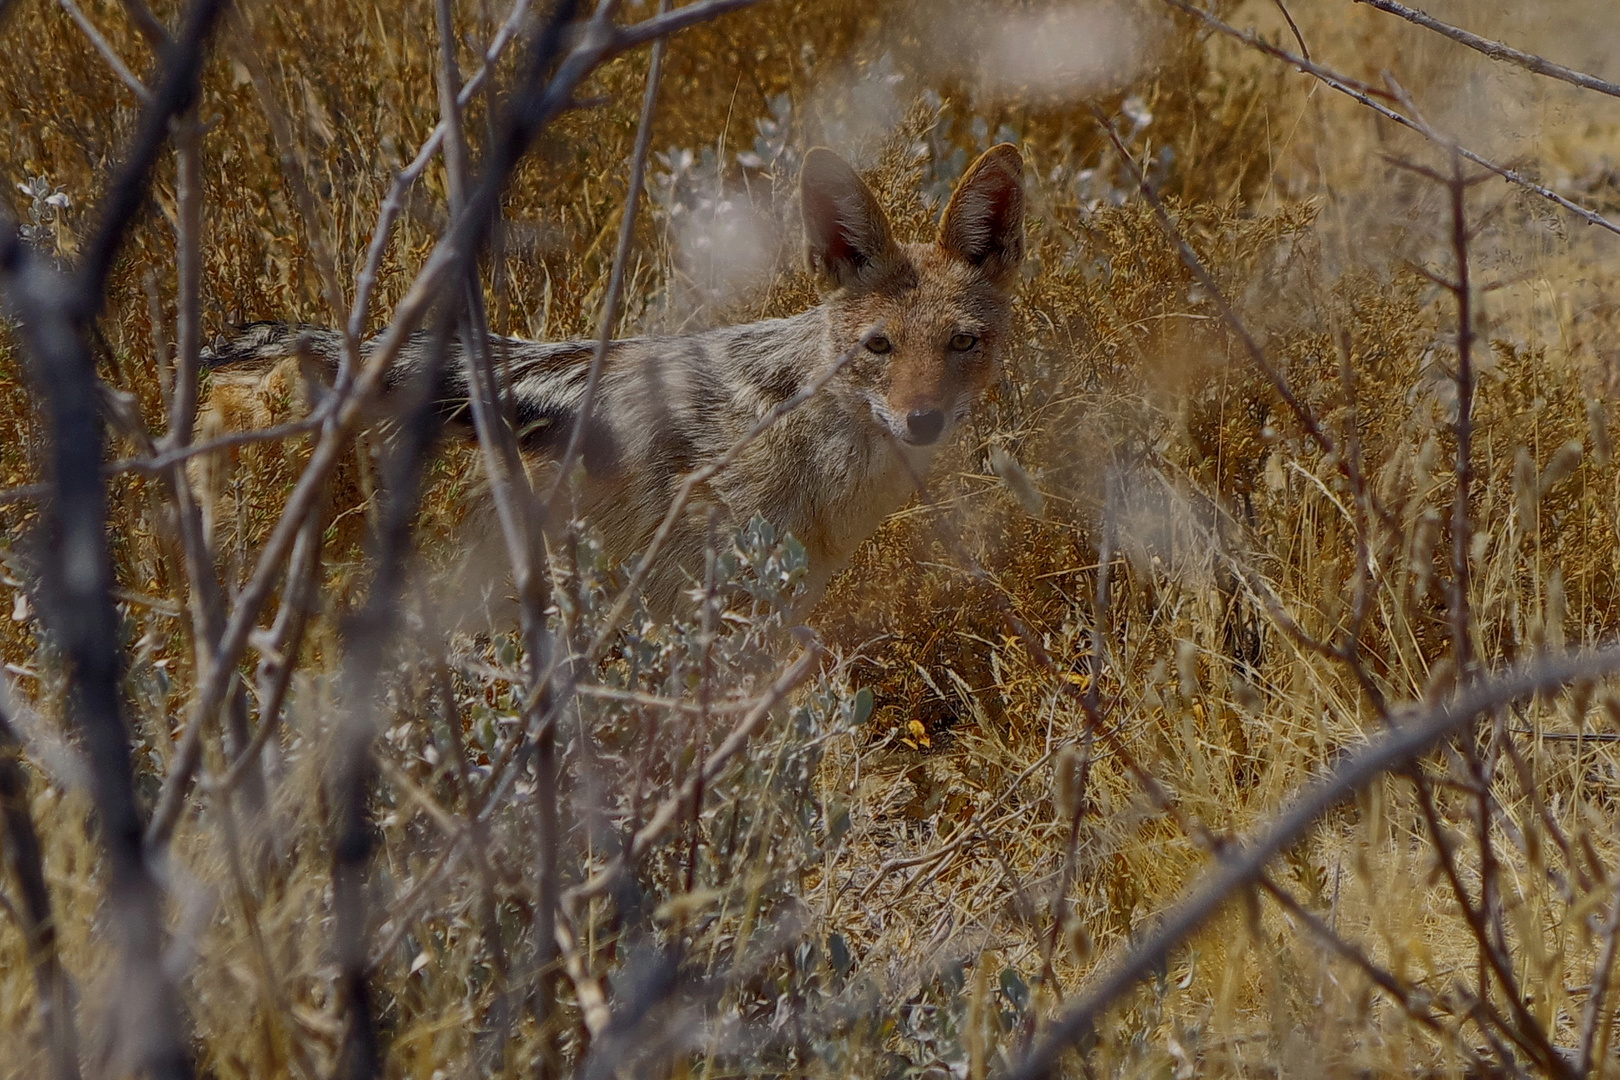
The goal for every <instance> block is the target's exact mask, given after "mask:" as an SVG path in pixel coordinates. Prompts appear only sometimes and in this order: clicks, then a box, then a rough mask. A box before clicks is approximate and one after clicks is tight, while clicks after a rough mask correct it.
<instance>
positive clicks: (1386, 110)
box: [1162, 0, 1620, 235]
mask: <svg viewBox="0 0 1620 1080" xmlns="http://www.w3.org/2000/svg"><path fill="white" fill-rule="evenodd" d="M1162 2H1163V3H1166V4H1169V5H1170V6H1171V7H1173V8H1175V9H1176V10H1178V11H1183V12H1186V13H1187V14H1188V15H1191V16H1193V17H1194V18H1197V19H1200V20H1202V21H1203V22H1204V24H1205V25H1207V26H1209V27H1210V28H1211V29H1214V30H1216V31H1218V32H1219V33H1222V34H1225V35H1227V36H1228V37H1231V38H1235V39H1236V40H1238V41H1241V42H1243V43H1244V44H1245V45H1247V46H1249V47H1250V48H1252V49H1255V50H1257V51H1259V52H1262V53H1264V54H1265V55H1267V56H1270V57H1272V58H1273V59H1276V60H1281V61H1282V62H1283V63H1285V64H1291V65H1293V66H1294V67H1297V68H1298V69H1299V70H1300V71H1301V72H1303V73H1305V74H1307V75H1310V76H1311V77H1312V78H1315V79H1317V80H1318V81H1319V82H1321V83H1323V84H1324V85H1325V86H1328V87H1329V88H1331V89H1334V90H1337V91H1338V92H1339V93H1341V94H1344V95H1346V96H1347V97H1350V98H1351V99H1353V100H1355V101H1357V102H1359V103H1360V104H1362V105H1365V106H1366V107H1367V108H1369V109H1371V110H1373V111H1374V112H1376V113H1377V114H1378V115H1379V116H1382V117H1383V118H1384V119H1386V120H1390V121H1393V122H1394V123H1397V124H1399V125H1400V126H1401V127H1404V128H1406V129H1407V130H1409V131H1414V132H1416V133H1418V134H1419V135H1422V136H1423V137H1424V138H1426V139H1430V140H1432V141H1436V142H1440V143H1442V144H1443V145H1447V146H1449V145H1450V144H1449V143H1448V142H1446V140H1443V139H1439V138H1437V137H1436V136H1435V134H1434V133H1433V132H1432V131H1431V130H1430V129H1429V127H1428V125H1427V124H1425V123H1424V122H1423V121H1422V120H1421V119H1415V118H1413V117H1410V116H1407V115H1406V114H1405V113H1402V112H1399V111H1397V110H1395V109H1392V108H1390V107H1389V106H1387V105H1384V104H1383V103H1381V102H1378V101H1375V100H1374V99H1373V94H1372V92H1371V88H1369V87H1366V86H1363V85H1361V84H1360V83H1358V82H1357V81H1356V80H1354V79H1352V78H1350V77H1349V76H1347V75H1342V74H1340V73H1339V72H1336V71H1333V70H1330V69H1328V68H1325V67H1322V66H1321V65H1320V64H1317V63H1314V62H1313V61H1311V60H1308V59H1306V58H1305V57H1303V56H1297V55H1295V54H1294V53H1291V52H1289V51H1288V50H1286V49H1280V48H1278V47H1277V46H1275V45H1273V44H1271V43H1270V42H1269V41H1266V40H1265V39H1264V38H1262V37H1260V35H1258V34H1256V33H1254V32H1252V31H1249V30H1239V29H1237V28H1236V27H1234V26H1231V25H1229V24H1228V23H1225V22H1222V21H1221V20H1220V19H1218V18H1216V17H1215V16H1214V15H1211V14H1210V13H1209V12H1207V11H1205V10H1204V9H1203V8H1200V7H1199V6H1198V5H1196V4H1193V3H1189V2H1188V0H1162ZM1457 152H1458V153H1459V154H1461V155H1462V156H1463V157H1465V158H1467V159H1468V160H1469V161H1471V162H1473V163H1474V164H1475V165H1478V166H1479V167H1480V168H1482V169H1486V170H1489V171H1490V172H1492V173H1495V174H1496V175H1497V176H1500V177H1501V178H1502V179H1504V180H1506V181H1508V182H1509V183H1510V184H1516V185H1518V186H1519V187H1522V188H1524V189H1525V190H1526V191H1529V192H1533V193H1534V194H1536V195H1539V196H1541V197H1542V198H1543V199H1546V200H1547V201H1548V202H1551V203H1553V204H1555V205H1557V206H1559V207H1562V208H1563V209H1564V210H1567V211H1568V212H1569V213H1571V214H1574V215H1575V216H1576V217H1578V218H1580V219H1581V220H1582V221H1584V222H1586V223H1587V224H1588V225H1596V226H1598V227H1599V228H1601V229H1607V230H1608V231H1609V232H1612V233H1615V234H1616V235H1620V223H1616V222H1614V221H1611V220H1610V219H1609V218H1606V217H1604V216H1603V215H1602V214H1599V213H1598V212H1597V211H1595V210H1591V209H1588V208H1587V207H1584V206H1582V205H1581V204H1580V203H1577V202H1572V201H1570V200H1569V199H1566V198H1564V196H1562V195H1560V194H1558V193H1557V192H1556V191H1554V190H1552V189H1551V188H1549V187H1546V186H1545V185H1542V184H1538V183H1536V182H1535V181H1534V180H1531V179H1530V178H1529V177H1527V176H1524V175H1523V174H1521V173H1519V172H1517V171H1515V170H1513V169H1509V168H1506V167H1504V166H1501V165H1498V164H1496V163H1495V162H1494V161H1491V160H1489V159H1487V158H1484V157H1481V156H1480V155H1479V154H1476V153H1475V152H1474V151H1472V150H1470V149H1468V148H1467V147H1464V146H1459V147H1458V148H1457Z"/></svg>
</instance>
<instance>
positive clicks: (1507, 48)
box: [1355, 0, 1620, 97]
mask: <svg viewBox="0 0 1620 1080" xmlns="http://www.w3.org/2000/svg"><path fill="white" fill-rule="evenodd" d="M1355 2H1356V3H1358V4H1366V5H1367V6H1368V7H1373V8H1377V9H1378V10H1379V11H1384V12H1388V13H1389V14H1391V15H1399V16H1400V17H1401V18H1403V19H1405V20H1406V21H1407V22H1409V23H1412V24H1414V25H1416V26H1421V27H1423V28H1424V29H1425V30H1433V31H1434V32H1435V33H1437V34H1439V35H1440V36H1441V37H1446V38H1450V39H1451V40H1452V41H1455V42H1457V43H1458V44H1459V45H1466V46H1468V47H1469V48H1470V49H1473V50H1475V51H1476V52H1481V53H1484V54H1485V55H1486V56H1488V57H1490V58H1491V59H1492V60H1500V61H1502V62H1503V63H1507V64H1516V65H1518V66H1519V67H1522V68H1524V69H1525V70H1526V71H1533V72H1535V73H1536V74H1537V75H1545V76H1547V77H1548V78H1551V79H1559V80H1561V81H1563V82H1567V83H1569V84H1570V85H1571V86H1579V87H1581V88H1582V89H1583V90H1596V91H1597V92H1598V93H1600V94H1608V95H1610V96H1612V97H1620V83H1612V82H1609V81H1608V80H1607V79H1600V78H1598V77H1597V76H1596V75H1588V74H1587V73H1586V72H1584V71H1576V70H1575V69H1574V68H1567V67H1565V66H1564V65H1562V64H1555V63H1553V62H1552V61H1551V60H1548V59H1545V58H1544V57H1540V56H1537V55H1536V54H1535V53H1528V52H1524V51H1523V50H1521V49H1515V48H1514V47H1513V46H1511V45H1504V44H1502V43H1501V42H1500V41H1492V40H1491V39H1490V38H1483V37H1480V36H1479V35H1478V34H1472V33H1469V32H1468V31H1467V30H1463V29H1461V28H1459V27H1456V26H1452V25H1451V24H1450V23H1443V22H1441V21H1440V20H1439V19H1436V18H1435V17H1434V16H1432V15H1430V14H1428V13H1426V12H1423V11H1419V10H1418V9H1417V8H1410V7H1407V6H1406V5H1405V4H1397V3H1395V2H1394V0H1355Z"/></svg>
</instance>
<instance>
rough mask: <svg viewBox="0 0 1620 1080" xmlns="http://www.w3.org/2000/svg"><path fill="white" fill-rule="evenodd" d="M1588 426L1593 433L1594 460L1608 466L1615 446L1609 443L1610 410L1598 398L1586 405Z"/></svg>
mask: <svg viewBox="0 0 1620 1080" xmlns="http://www.w3.org/2000/svg"><path fill="white" fill-rule="evenodd" d="M1586 426H1587V427H1588V428H1589V429H1591V432H1592V460H1594V461H1596V462H1597V463H1598V464H1599V465H1607V464H1608V463H1609V458H1611V457H1612V456H1614V444H1613V443H1611V442H1610V441H1609V410H1608V409H1607V408H1606V407H1604V404H1603V402H1601V401H1599V400H1597V399H1596V398H1593V399H1592V400H1591V401H1588V402H1587V403H1586Z"/></svg>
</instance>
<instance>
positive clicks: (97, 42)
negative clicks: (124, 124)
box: [56, 0, 152, 105]
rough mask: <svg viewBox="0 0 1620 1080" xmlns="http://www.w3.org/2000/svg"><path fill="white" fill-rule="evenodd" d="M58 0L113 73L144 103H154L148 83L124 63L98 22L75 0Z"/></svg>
mask: <svg viewBox="0 0 1620 1080" xmlns="http://www.w3.org/2000/svg"><path fill="white" fill-rule="evenodd" d="M56 2H57V3H58V4H60V5H62V10H63V11H65V12H67V13H68V17H69V18H71V19H72V20H73V21H74V22H75V23H77V24H78V26H79V29H80V30H83V31H84V36H85V37H87V38H89V39H90V44H92V45H94V46H95V48H96V52H98V53H100V54H101V58H102V59H103V60H105V61H107V66H108V67H110V68H112V70H113V74H114V75H117V76H118V79H119V81H120V82H122V83H123V84H124V85H125V86H127V87H129V89H130V92H131V93H133V94H134V95H135V97H136V98H138V99H139V100H140V102H141V104H142V105H150V104H151V103H152V92H151V91H150V90H148V89H147V88H146V84H145V83H143V82H141V80H140V79H139V78H138V77H137V76H136V74H135V73H134V72H133V71H131V70H129V65H128V64H125V63H124V59H123V57H121V56H119V55H118V52H117V50H116V49H114V48H113V47H112V42H110V41H108V40H107V39H106V37H105V36H103V35H102V33H101V31H100V30H98V29H96V24H95V23H93V22H91V21H90V18H89V16H87V15H85V13H84V11H83V10H82V9H80V7H79V5H78V4H76V3H74V2H73V0H56Z"/></svg>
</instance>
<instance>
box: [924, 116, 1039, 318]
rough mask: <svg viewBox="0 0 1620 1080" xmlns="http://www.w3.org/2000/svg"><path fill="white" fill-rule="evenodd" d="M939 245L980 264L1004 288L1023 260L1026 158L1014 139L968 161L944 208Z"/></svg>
mask: <svg viewBox="0 0 1620 1080" xmlns="http://www.w3.org/2000/svg"><path fill="white" fill-rule="evenodd" d="M939 246H940V247H942V248H944V249H945V250H946V251H947V252H949V253H950V254H952V255H955V256H956V257H957V258H959V259H965V260H967V261H968V262H970V263H972V264H973V265H974V266H977V267H980V268H981V269H983V270H984V272H985V273H986V274H987V275H989V277H990V280H991V281H993V282H995V283H996V284H997V285H999V286H1000V287H1002V288H1008V287H1010V286H1011V285H1012V283H1013V279H1014V278H1015V277H1016V276H1017V274H1018V267H1019V264H1020V263H1022V262H1023V261H1024V159H1023V158H1022V157H1020V156H1019V154H1018V148H1017V147H1015V146H1013V145H1012V144H1011V143H1002V144H1001V145H1000V146H992V147H991V148H990V149H988V150H986V151H985V152H984V153H983V154H981V155H979V160H977V161H975V162H974V163H973V164H972V165H970V166H969V167H968V171H967V172H966V173H965V174H964V175H963V176H962V181H961V183H959V184H957V185H956V191H955V193H954V194H952V195H951V202H950V205H949V206H947V207H946V208H945V218H944V220H943V221H942V222H940V226H939Z"/></svg>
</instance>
